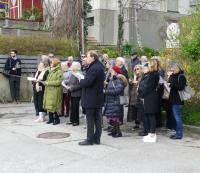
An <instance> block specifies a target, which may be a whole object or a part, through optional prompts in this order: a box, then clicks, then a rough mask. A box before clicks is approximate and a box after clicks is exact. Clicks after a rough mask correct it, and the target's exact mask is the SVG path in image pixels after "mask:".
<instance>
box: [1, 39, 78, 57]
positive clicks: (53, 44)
mask: <svg viewBox="0 0 200 173" xmlns="http://www.w3.org/2000/svg"><path fill="white" fill-rule="evenodd" d="M0 47H1V49H0V54H7V53H9V52H10V50H11V49H16V50H18V52H19V54H21V55H38V54H47V53H49V52H52V53H54V54H55V55H59V56H69V55H72V56H77V55H78V48H77V44H76V42H74V41H72V40H67V39H60V40H59V39H50V38H47V37H40V36H37V37H36V36H34V37H33V36H20V37H17V36H0Z"/></svg>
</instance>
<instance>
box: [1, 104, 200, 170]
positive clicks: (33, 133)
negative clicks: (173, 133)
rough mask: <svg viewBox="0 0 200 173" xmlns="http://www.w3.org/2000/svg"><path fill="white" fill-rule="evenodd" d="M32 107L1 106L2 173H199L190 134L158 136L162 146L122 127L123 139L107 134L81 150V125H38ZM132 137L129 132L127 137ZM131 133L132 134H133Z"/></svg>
mask: <svg viewBox="0 0 200 173" xmlns="http://www.w3.org/2000/svg"><path fill="white" fill-rule="evenodd" d="M34 119H35V116H34V108H33V104H29V103H23V104H18V105H14V104H0V146H1V147H0V163H1V166H0V173H66V172H69V173H94V172H95V173H112V172H113V173H199V172H200V165H199V163H200V138H199V136H198V135H191V134H190V133H188V134H186V136H185V137H184V139H183V140H179V141H178V140H177V141H173V140H170V139H169V137H168V135H167V133H166V132H165V131H159V132H158V142H157V143H154V144H150V143H143V142H142V138H141V137H138V136H137V133H136V132H131V131H130V130H128V129H130V128H131V124H126V126H124V127H123V130H124V131H123V135H124V137H122V138H117V139H113V138H112V137H110V136H108V135H107V134H106V132H103V134H102V144H101V145H93V146H79V145H78V142H79V141H81V140H83V139H84V138H85V135H86V129H84V119H82V120H81V121H82V123H81V125H80V126H76V127H73V126H70V125H66V124H65V122H66V120H67V119H66V118H61V124H60V125H57V126H53V125H47V124H46V123H35V122H34ZM45 132H65V133H69V134H70V136H69V137H68V138H64V139H43V138H38V135H40V134H42V133H45ZM128 132H129V133H128ZM130 132H131V133H130Z"/></svg>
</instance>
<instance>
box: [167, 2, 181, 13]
mask: <svg viewBox="0 0 200 173" xmlns="http://www.w3.org/2000/svg"><path fill="white" fill-rule="evenodd" d="M167 11H168V12H176V13H178V12H179V10H178V0H167Z"/></svg>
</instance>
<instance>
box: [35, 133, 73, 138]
mask: <svg viewBox="0 0 200 173" xmlns="http://www.w3.org/2000/svg"><path fill="white" fill-rule="evenodd" d="M69 136H70V133H63V132H47V133H42V134H39V135H38V136H37V137H38V138H44V139H62V138H68V137H69Z"/></svg>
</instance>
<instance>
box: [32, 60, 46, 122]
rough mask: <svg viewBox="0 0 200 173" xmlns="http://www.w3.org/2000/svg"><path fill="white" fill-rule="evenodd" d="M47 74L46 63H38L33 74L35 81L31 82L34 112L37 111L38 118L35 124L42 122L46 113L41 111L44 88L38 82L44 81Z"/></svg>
mask: <svg viewBox="0 0 200 173" xmlns="http://www.w3.org/2000/svg"><path fill="white" fill-rule="evenodd" d="M48 74H49V70H48V63H47V62H40V63H39V65H38V70H37V72H36V74H35V79H36V81H34V82H33V91H34V105H35V109H36V111H38V114H39V117H38V118H37V119H36V120H35V122H44V121H45V115H46V111H45V110H44V109H43V97H44V90H45V86H44V85H43V84H42V83H40V82H39V81H46V80H47V77H48Z"/></svg>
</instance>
